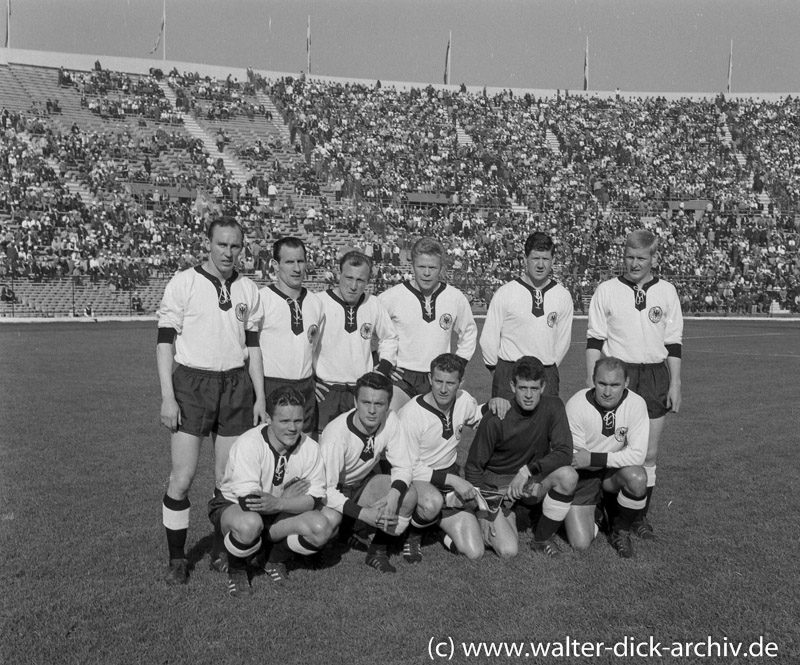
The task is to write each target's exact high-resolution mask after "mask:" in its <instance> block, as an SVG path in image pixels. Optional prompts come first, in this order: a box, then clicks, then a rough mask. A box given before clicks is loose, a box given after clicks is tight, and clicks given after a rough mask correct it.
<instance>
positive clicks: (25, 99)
mask: <svg viewBox="0 0 800 665" xmlns="http://www.w3.org/2000/svg"><path fill="white" fill-rule="evenodd" d="M0 91H2V100H0V102H2V106H3V107H4V108H7V109H8V110H9V111H28V110H30V108H31V98H30V95H29V94H28V92H27V91H26V90H25V87H24V86H23V85H22V83H21V82H20V81H19V79H18V78H17V77H16V76H15V75H14V71H13V70H12V69H11V67H10V66H9V65H0Z"/></svg>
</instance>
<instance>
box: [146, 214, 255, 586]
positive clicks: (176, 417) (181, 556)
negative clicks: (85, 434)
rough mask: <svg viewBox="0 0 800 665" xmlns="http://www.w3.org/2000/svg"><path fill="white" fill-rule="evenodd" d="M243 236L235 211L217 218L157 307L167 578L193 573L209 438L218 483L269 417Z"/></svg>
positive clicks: (182, 580)
mask: <svg viewBox="0 0 800 665" xmlns="http://www.w3.org/2000/svg"><path fill="white" fill-rule="evenodd" d="M243 243H244V231H243V229H242V227H241V226H240V225H239V223H238V222H237V221H236V220H235V219H232V218H228V217H221V218H218V219H216V220H214V221H213V222H211V224H210V226H209V228H208V259H207V260H206V261H205V262H204V263H203V264H202V265H199V266H196V267H194V268H190V269H189V270H184V271H183V272H180V273H178V274H177V275H175V277H173V278H172V279H171V280H170V282H169V284H167V287H166V289H165V291H164V297H163V300H162V301H161V307H160V308H159V310H158V343H157V346H156V357H157V362H158V378H159V382H160V384H161V423H162V424H163V425H164V426H165V427H167V428H168V429H169V430H170V432H172V437H171V445H170V447H171V455H172V472H171V473H170V477H169V486H168V488H167V491H166V493H165V494H164V499H163V502H162V503H163V506H162V514H163V522H164V527H165V528H166V532H167V546H168V548H169V559H170V563H169V572H168V576H167V583H168V584H186V582H187V581H188V579H189V564H188V560H187V558H186V552H185V546H186V537H187V532H188V528H189V508H190V505H191V504H190V502H189V488H190V487H191V485H192V481H193V480H194V476H195V473H196V471H197V462H198V459H199V456H200V446H201V444H202V442H203V439H204V438H205V437H206V436H207V435H209V434H210V435H211V438H212V441H213V443H214V457H215V476H216V482H217V484H219V482H220V480H221V479H222V475H223V473H224V471H225V464H226V462H227V460H228V451H229V450H230V447H231V445H232V444H233V442H234V441H235V440H236V437H237V436H239V435H240V434H242V433H243V432H245V431H247V430H248V429H250V428H251V427H253V426H254V425H257V424H258V423H259V422H260V421H261V420H263V419H264V418H265V417H266V411H265V402H264V371H263V365H262V359H261V349H260V348H259V346H258V329H259V327H260V325H261V320H262V318H263V309H262V307H261V300H260V298H259V295H258V287H257V286H256V285H255V283H254V282H252V281H251V280H249V279H247V278H246V277H243V276H242V275H240V274H239V273H238V272H237V271H236V268H235V266H236V262H237V260H238V258H239V254H240V253H241V251H242V248H243ZM173 361H174V362H175V363H176V364H177V367H176V368H175V370H174V372H173ZM212 556H213V555H212Z"/></svg>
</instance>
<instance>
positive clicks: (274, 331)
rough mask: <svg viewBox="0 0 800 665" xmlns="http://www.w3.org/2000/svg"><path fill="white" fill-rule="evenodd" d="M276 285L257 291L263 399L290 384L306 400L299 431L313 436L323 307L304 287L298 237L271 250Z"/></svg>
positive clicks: (303, 258)
mask: <svg viewBox="0 0 800 665" xmlns="http://www.w3.org/2000/svg"><path fill="white" fill-rule="evenodd" d="M272 267H273V269H274V270H275V283H274V284H272V285H270V286H266V287H264V288H262V289H261V291H260V295H261V302H262V304H263V306H264V324H263V326H262V327H261V334H260V336H259V342H260V346H261V354H262V357H263V358H264V394H265V396H266V397H269V395H270V393H271V392H272V391H273V390H275V389H277V388H279V387H280V386H284V385H293V386H294V387H295V388H297V389H298V390H299V391H300V393H301V394H302V395H303V397H304V398H305V406H304V411H303V413H304V415H303V432H304V433H306V434H312V433H314V432H315V431H316V425H317V423H316V420H317V418H316V415H317V400H316V396H315V387H316V385H315V382H314V376H313V375H314V367H313V362H314V353H315V351H316V348H317V342H318V341H319V333H320V330H321V329H322V325H323V320H324V317H323V312H322V305H321V303H320V301H319V299H318V298H315V297H313V296H311V294H309V292H308V291H307V290H306V289H305V288H304V287H303V280H304V279H305V277H306V247H305V244H304V243H303V241H302V240H300V238H293V237H287V238H281V239H280V240H277V241H276V242H275V244H274V245H273V246H272Z"/></svg>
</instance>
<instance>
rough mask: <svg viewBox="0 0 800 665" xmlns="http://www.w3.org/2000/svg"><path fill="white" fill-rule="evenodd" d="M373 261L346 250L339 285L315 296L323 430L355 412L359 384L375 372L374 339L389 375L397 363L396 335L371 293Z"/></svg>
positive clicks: (381, 369)
mask: <svg viewBox="0 0 800 665" xmlns="http://www.w3.org/2000/svg"><path fill="white" fill-rule="evenodd" d="M371 274H372V260H371V259H370V258H369V257H367V256H366V255H364V254H362V253H361V252H356V251H352V252H347V253H346V254H345V255H344V256H343V257H342V258H341V260H340V261H339V283H338V285H337V286H336V287H334V288H332V289H329V290H327V291H324V292H322V293H318V294H316V296H315V297H316V298H317V299H318V300H319V302H320V303H321V305H322V311H323V315H324V319H325V320H324V324H323V326H322V332H321V334H320V339H319V348H318V352H317V359H316V375H317V389H316V390H317V410H318V416H319V418H318V429H319V431H320V432H322V430H324V429H325V427H326V426H327V424H328V423H329V422H331V421H332V420H333V419H334V418H336V417H337V416H339V415H340V414H342V413H345V412H347V411H349V410H350V409H352V408H353V405H354V401H353V394H354V390H355V385H356V381H357V380H358V378H359V377H360V376H362V375H364V374H366V373H367V372H370V371H372V370H373V365H374V363H373V360H372V348H371V345H372V337H373V335H374V336H376V337H377V338H378V364H377V365H374V369H375V370H377V371H379V372H381V373H383V374H385V375H387V376H389V375H390V373H391V371H392V369H393V368H394V365H395V361H396V359H397V331H396V330H395V328H394V325H393V324H392V321H391V319H390V318H389V315H388V314H387V313H386V310H385V309H384V307H383V305H382V304H381V303H380V301H379V300H378V298H376V297H375V296H373V295H371V294H369V293H367V292H366V288H367V285H368V284H369V280H370V276H371Z"/></svg>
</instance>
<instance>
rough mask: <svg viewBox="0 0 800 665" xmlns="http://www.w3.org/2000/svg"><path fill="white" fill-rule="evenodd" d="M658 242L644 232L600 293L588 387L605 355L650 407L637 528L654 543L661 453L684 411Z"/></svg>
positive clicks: (676, 332)
mask: <svg viewBox="0 0 800 665" xmlns="http://www.w3.org/2000/svg"><path fill="white" fill-rule="evenodd" d="M657 250H658V238H657V237H656V236H655V235H653V234H652V233H651V232H650V231H647V230H645V229H640V230H638V231H633V232H632V233H630V234H629V235H628V237H627V239H626V241H625V253H624V256H623V262H624V267H625V273H624V274H623V275H622V276H620V277H615V278H613V279H609V280H607V281H605V282H603V283H602V284H600V285H599V286H598V287H597V290H596V291H595V293H594V295H593V296H592V301H591V303H590V305H589V328H588V331H587V333H586V334H587V342H586V384H587V387H589V388H591V387H593V385H594V383H593V381H592V374H593V371H594V366H595V363H596V362H597V361H598V360H599V358H600V357H601V356H602V355H606V356H614V357H616V358H620V359H621V360H623V361H624V362H625V363H626V364H627V365H628V377H629V388H630V390H632V391H633V392H635V393H637V394H639V395H641V396H642V397H643V398H644V400H645V402H646V403H647V413H648V415H649V417H650V434H649V441H648V449H647V457H646V458H645V462H644V469H645V472H646V473H647V506H646V507H645V509H644V511H643V514H642V515H641V517H639V518H637V520H636V522H635V523H634V524H633V527H632V531H633V533H634V534H635V535H636V536H638V537H639V538H642V539H643V540H651V539H653V538H655V535H654V533H653V527H652V525H651V524H650V522H649V520H648V518H647V512H648V510H649V508H650V501H651V498H652V495H653V488H654V487H655V484H656V453H657V451H658V444H659V441H660V439H661V433H662V431H663V429H664V422H665V419H666V415H667V413H670V412H671V413H678V411H679V409H680V406H681V354H682V340H683V314H682V313H681V304H680V299H679V298H678V292H677V291H676V290H675V287H674V286H673V285H672V284H670V283H669V282H667V281H665V280H663V279H661V278H659V277H656V276H654V275H653V267H654V265H655V261H656V252H657Z"/></svg>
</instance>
